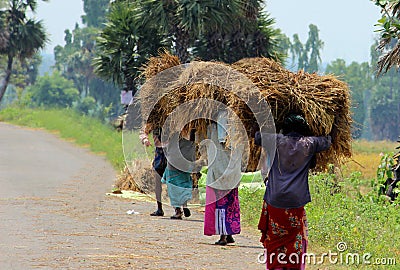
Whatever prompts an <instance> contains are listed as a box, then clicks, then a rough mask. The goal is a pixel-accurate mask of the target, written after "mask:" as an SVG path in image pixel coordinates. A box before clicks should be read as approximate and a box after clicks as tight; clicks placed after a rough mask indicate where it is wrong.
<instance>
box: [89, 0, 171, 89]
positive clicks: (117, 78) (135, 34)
mask: <svg viewBox="0 0 400 270" xmlns="http://www.w3.org/2000/svg"><path fill="white" fill-rule="evenodd" d="M138 8H139V6H138V1H136V2H131V1H130V2H128V1H115V2H113V3H112V5H111V8H110V13H109V15H108V20H107V23H106V24H105V27H104V28H103V30H102V32H101V34H100V36H99V38H98V39H97V43H96V54H97V55H96V57H95V58H94V61H93V65H94V67H95V73H96V74H97V75H98V76H99V77H101V78H102V79H104V80H106V81H111V82H113V83H114V84H116V85H118V86H120V87H123V88H124V89H125V90H132V91H133V92H134V93H135V89H136V86H137V82H136V81H135V79H136V78H137V77H138V76H139V74H140V70H139V69H140V67H141V66H142V65H143V64H144V63H145V62H146V61H147V59H148V57H149V56H151V55H155V54H157V50H158V49H159V48H161V47H164V46H166V47H170V46H171V44H168V42H167V41H165V40H163V39H162V36H161V35H160V33H158V32H157V27H155V26H153V25H150V23H148V25H147V26H148V27H147V28H144V27H142V26H141V20H138V18H139V17H137V16H136V15H135V14H136V11H137V9H138ZM134 93H133V94H134Z"/></svg>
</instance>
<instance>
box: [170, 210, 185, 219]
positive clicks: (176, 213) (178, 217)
mask: <svg viewBox="0 0 400 270" xmlns="http://www.w3.org/2000/svg"><path fill="white" fill-rule="evenodd" d="M171 219H182V210H181V209H180V208H175V215H173V216H171Z"/></svg>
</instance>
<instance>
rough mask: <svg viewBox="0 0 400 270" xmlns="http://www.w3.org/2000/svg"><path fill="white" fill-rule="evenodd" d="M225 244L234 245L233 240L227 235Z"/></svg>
mask: <svg viewBox="0 0 400 270" xmlns="http://www.w3.org/2000/svg"><path fill="white" fill-rule="evenodd" d="M226 242H227V243H228V244H233V243H235V239H233V237H232V235H227V236H226Z"/></svg>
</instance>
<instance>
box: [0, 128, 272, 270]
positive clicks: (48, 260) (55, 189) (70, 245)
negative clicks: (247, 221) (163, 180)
mask: <svg viewBox="0 0 400 270" xmlns="http://www.w3.org/2000/svg"><path fill="white" fill-rule="evenodd" d="M115 176H116V172H115V171H114V170H113V168H112V167H111V165H110V164H109V163H108V162H106V160H105V159H104V157H101V156H97V155H94V154H91V153H90V152H89V151H87V150H86V149H82V148H78V147H76V146H74V145H73V144H72V143H70V142H66V141H63V140H60V139H58V138H57V136H56V135H54V134H49V133H46V132H44V131H41V130H31V129H26V128H20V127H15V126H12V125H8V124H4V123H0V185H1V189H0V219H1V222H0V232H1V234H0V235H1V236H0V269H265V265H262V264H260V263H258V261H257V259H258V256H259V254H260V253H262V252H263V249H262V246H261V244H260V243H259V242H258V237H259V236H258V234H255V233H254V232H250V231H248V230H243V231H242V234H241V235H239V236H237V237H236V243H235V244H233V245H230V246H226V247H220V246H215V245H214V244H213V243H214V242H215V241H216V240H217V238H218V237H216V236H214V237H207V236H204V235H203V233H202V230H203V213H202V212H201V211H198V210H196V209H194V211H192V212H193V215H192V216H191V217H190V218H187V219H184V220H171V219H170V218H169V216H170V215H172V213H173V210H172V208H171V207H169V206H165V207H164V209H165V212H166V216H165V217H161V218H160V217H151V216H150V215H149V213H150V212H152V211H153V210H154V206H155V203H154V202H149V201H143V200H139V199H137V200H132V199H121V198H117V197H114V196H108V195H106V193H107V192H109V191H110V190H111V188H112V185H113V184H114V181H115ZM132 209H133V210H134V211H136V212H138V213H139V214H132V215H128V214H127V211H128V210H132ZM257 214H258V213H257Z"/></svg>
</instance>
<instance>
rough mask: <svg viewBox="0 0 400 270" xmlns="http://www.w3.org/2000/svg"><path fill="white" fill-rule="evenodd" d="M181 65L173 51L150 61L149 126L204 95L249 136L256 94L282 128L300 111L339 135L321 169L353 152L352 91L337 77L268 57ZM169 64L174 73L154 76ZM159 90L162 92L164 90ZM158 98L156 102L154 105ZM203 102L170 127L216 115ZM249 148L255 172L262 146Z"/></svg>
mask: <svg viewBox="0 0 400 270" xmlns="http://www.w3.org/2000/svg"><path fill="white" fill-rule="evenodd" d="M178 65H179V62H178V61H176V59H175V58H174V57H173V56H171V55H170V54H168V53H164V54H162V55H160V56H159V57H154V58H151V59H150V61H149V63H148V64H147V66H146V69H145V76H146V78H148V80H147V83H146V84H145V85H144V86H143V87H142V89H141V91H140V94H139V99H140V101H141V104H142V114H143V116H144V119H147V126H150V127H151V128H155V127H161V126H163V125H164V123H165V121H166V119H167V117H168V116H171V115H172V114H173V113H176V112H175V110H176V108H178V106H180V105H181V104H184V103H187V102H189V101H193V100H196V99H199V98H203V99H210V100H215V101H218V102H220V103H221V104H224V105H225V106H227V107H229V108H230V109H231V110H232V111H233V112H234V113H235V114H236V115H237V116H238V117H239V119H240V121H241V122H242V124H243V126H244V127H245V129H246V131H247V135H249V133H250V130H251V128H253V127H254V123H255V122H256V118H255V116H254V115H253V112H252V111H251V110H250V108H249V107H248V106H247V103H246V101H247V100H249V99H250V98H254V97H256V98H257V99H258V100H260V99H264V100H266V101H267V102H268V103H269V106H270V108H271V112H272V115H273V118H274V121H275V125H276V127H277V130H279V129H280V128H281V127H282V122H283V119H284V117H285V115H287V114H288V113H300V114H303V115H304V117H305V119H306V120H307V122H308V124H309V126H310V129H311V132H312V134H313V135H315V136H322V135H328V134H331V135H334V142H333V145H332V147H331V148H330V149H329V151H326V152H323V153H321V154H319V156H318V157H317V162H318V168H319V169H323V168H325V167H326V166H327V164H329V163H333V164H335V165H339V164H341V162H342V161H343V159H344V158H346V157H350V156H351V132H350V126H351V122H352V120H351V117H350V97H349V89H348V86H347V85H346V84H345V83H343V82H341V81H340V80H338V79H337V78H336V77H334V76H332V75H326V76H320V75H317V74H309V73H305V72H303V71H299V72H297V73H293V72H290V71H288V70H286V69H284V68H283V67H282V66H281V65H279V64H278V63H276V62H275V61H273V60H270V59H267V58H248V59H242V60H240V61H238V62H236V63H234V64H232V65H231V66H228V65H226V64H221V63H212V62H197V63H196V65H189V66H187V67H178ZM170 67H174V68H172V69H169V70H168V72H170V74H168V72H167V71H166V72H163V74H164V75H165V74H167V75H165V76H155V77H154V75H155V74H159V73H158V72H160V71H163V70H166V69H168V68H170ZM176 74H178V75H176ZM210 74H211V75H210ZM175 75H176V77H174V76H175ZM246 80H247V81H250V84H251V85H252V86H251V87H249V86H248V82H246ZM230 82H232V83H231V84H229V83H230ZM160 89H163V91H161V92H160ZM155 101H157V102H156V104H153V103H154V102H155ZM199 104H200V105H196V103H194V105H192V107H190V109H188V110H187V111H185V112H182V111H181V112H179V113H180V114H181V115H180V117H175V119H177V120H175V121H177V122H174V123H171V125H172V126H174V127H182V126H183V124H185V121H186V119H188V118H187V116H188V115H189V116H193V115H196V113H201V114H202V115H208V116H210V117H211V116H212V114H213V113H215V107H213V106H207V105H204V104H201V103H199ZM205 118H207V117H205ZM179 121H182V123H179ZM208 124H209V122H208V121H207V120H204V119H198V120H196V121H192V123H191V125H192V127H195V128H196V129H197V130H198V131H200V132H201V133H203V135H205V134H206V128H207V125H208ZM258 124H259V125H262V124H264V123H258ZM243 139H244V138H243ZM249 148H250V151H248V153H249V156H248V158H249V163H248V164H247V169H246V171H254V170H256V169H257V165H258V159H259V156H260V149H259V148H257V147H256V146H255V145H254V143H252V141H250V144H249Z"/></svg>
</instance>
